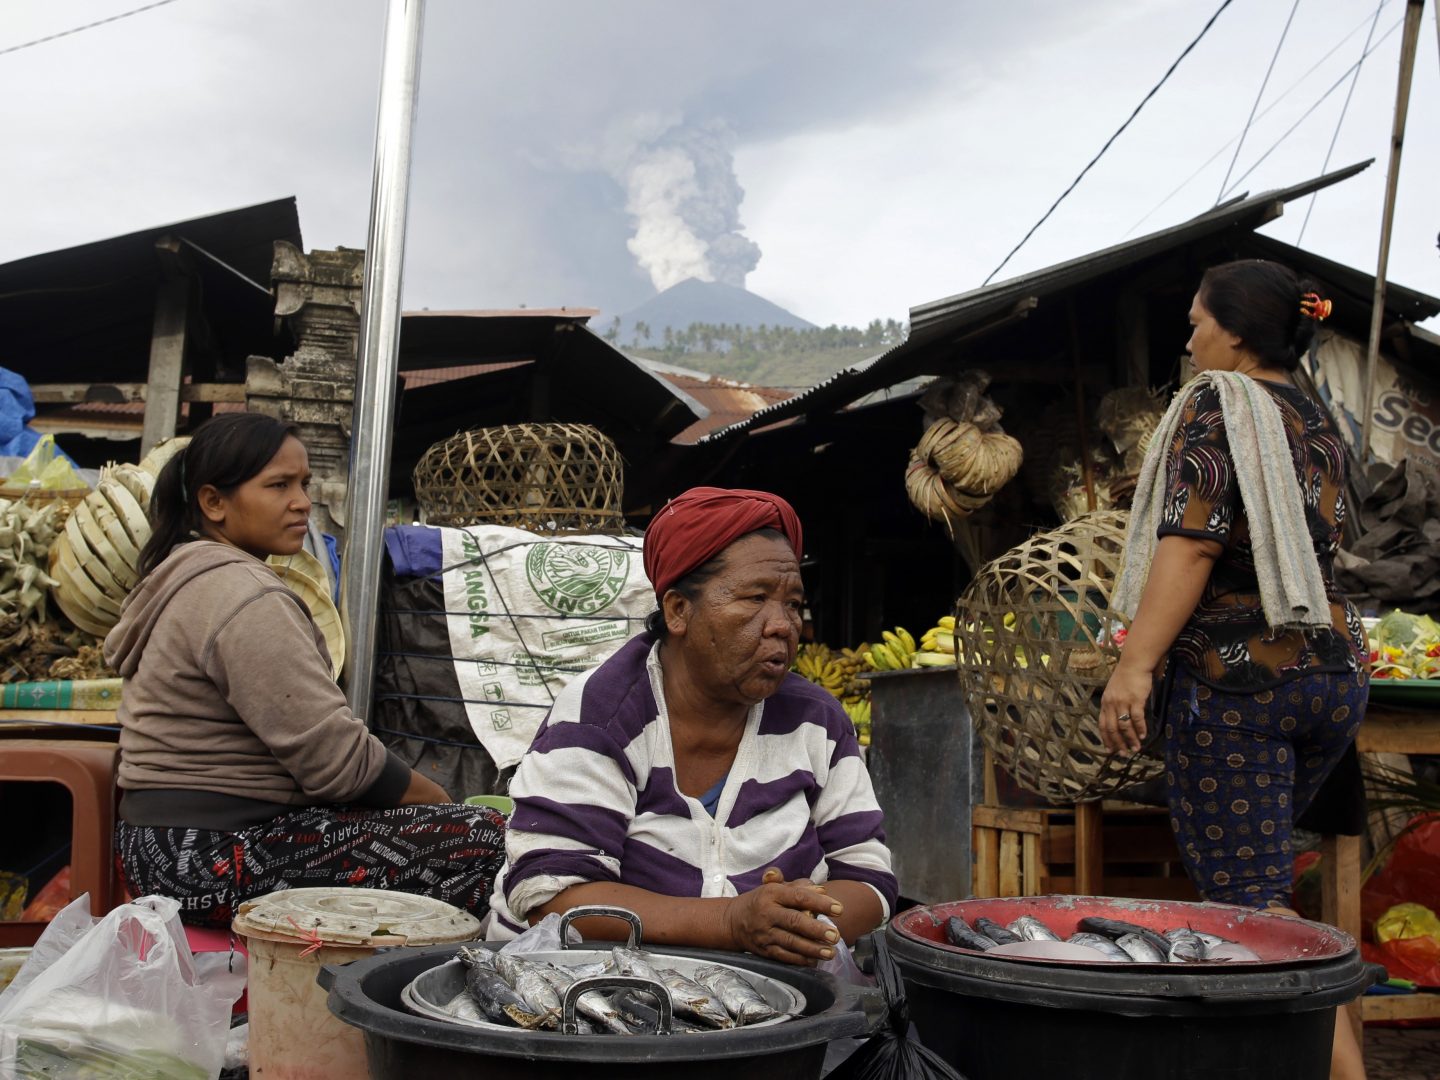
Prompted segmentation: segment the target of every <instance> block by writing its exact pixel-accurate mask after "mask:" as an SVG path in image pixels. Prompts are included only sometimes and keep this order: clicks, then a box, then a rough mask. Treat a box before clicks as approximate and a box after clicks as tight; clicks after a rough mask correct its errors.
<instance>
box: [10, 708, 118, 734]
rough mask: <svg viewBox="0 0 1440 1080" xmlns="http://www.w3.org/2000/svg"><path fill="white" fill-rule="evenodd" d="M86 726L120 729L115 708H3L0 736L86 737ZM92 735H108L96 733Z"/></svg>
mask: <svg viewBox="0 0 1440 1080" xmlns="http://www.w3.org/2000/svg"><path fill="white" fill-rule="evenodd" d="M87 727H103V728H111V729H113V730H115V731H116V732H119V730H120V721H119V720H118V719H116V714H115V710H114V709H0V739H3V738H5V737H6V736H21V735H23V736H25V737H26V738H35V737H36V736H44V735H47V734H55V735H60V736H64V737H67V738H68V737H71V736H83V735H84V734H85V731H86V728H87ZM89 737H90V738H101V739H103V738H104V737H105V736H104V735H103V734H102V733H100V732H93V733H91V734H90V736H89Z"/></svg>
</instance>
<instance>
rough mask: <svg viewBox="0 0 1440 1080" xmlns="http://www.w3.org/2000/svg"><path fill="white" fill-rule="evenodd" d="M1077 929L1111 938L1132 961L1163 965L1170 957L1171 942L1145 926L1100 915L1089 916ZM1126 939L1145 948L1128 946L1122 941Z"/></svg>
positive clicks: (1078, 924)
mask: <svg viewBox="0 0 1440 1080" xmlns="http://www.w3.org/2000/svg"><path fill="white" fill-rule="evenodd" d="M1076 929H1077V930H1082V931H1088V932H1089V933H1092V934H1100V935H1102V936H1104V937H1108V938H1110V939H1111V940H1112V941H1114V942H1115V944H1117V945H1119V946H1120V947H1121V948H1122V949H1124V950H1125V951H1126V952H1127V953H1129V954H1130V958H1131V959H1132V960H1135V961H1137V962H1139V963H1147V964H1152V963H1153V964H1163V963H1165V962H1166V960H1165V958H1166V957H1167V956H1169V955H1170V942H1168V941H1166V940H1165V938H1164V937H1163V936H1162V935H1160V934H1157V933H1156V932H1155V931H1154V930H1150V929H1148V928H1146V927H1144V926H1137V925H1136V924H1135V923H1132V922H1125V921H1124V920H1122V919H1107V918H1105V917H1103V916H1100V915H1087V916H1085V918H1083V919H1081V920H1080V921H1079V923H1077V924H1076ZM1125 937H1129V938H1136V939H1139V941H1140V942H1143V943H1144V948H1141V947H1140V946H1139V945H1136V946H1135V947H1134V948H1131V947H1130V946H1127V945H1126V943H1125V942H1124V941H1122V940H1121V939H1122V938H1125ZM1137 952H1138V953H1140V954H1142V956H1143V959H1142V958H1141V956H1137V955H1136V953H1137ZM1152 957H1158V959H1152Z"/></svg>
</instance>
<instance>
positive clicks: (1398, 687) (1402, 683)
mask: <svg viewBox="0 0 1440 1080" xmlns="http://www.w3.org/2000/svg"><path fill="white" fill-rule="evenodd" d="M1370 700H1371V701H1378V702H1380V703H1381V704H1382V705H1440V679H1371V680H1370Z"/></svg>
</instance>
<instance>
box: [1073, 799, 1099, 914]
mask: <svg viewBox="0 0 1440 1080" xmlns="http://www.w3.org/2000/svg"><path fill="white" fill-rule="evenodd" d="M1103 825H1104V822H1103V821H1102V819H1101V814H1100V800H1098V799H1095V800H1092V801H1090V802H1080V803H1076V804H1075V891H1076V892H1077V893H1079V894H1080V895H1081V896H1096V895H1098V894H1099V893H1100V892H1101V891H1102V890H1103V889H1104V887H1105V851H1104V842H1103V839H1102V838H1103V836H1104V832H1103Z"/></svg>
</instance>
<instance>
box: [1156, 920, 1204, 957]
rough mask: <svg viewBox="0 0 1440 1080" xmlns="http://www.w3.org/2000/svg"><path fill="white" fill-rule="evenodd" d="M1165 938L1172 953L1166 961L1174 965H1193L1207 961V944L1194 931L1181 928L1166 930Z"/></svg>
mask: <svg viewBox="0 0 1440 1080" xmlns="http://www.w3.org/2000/svg"><path fill="white" fill-rule="evenodd" d="M1163 937H1164V938H1165V940H1166V941H1168V942H1169V943H1170V952H1169V954H1168V955H1167V956H1166V959H1167V960H1169V961H1170V962H1171V963H1172V964H1193V963H1195V962H1196V961H1197V960H1204V959H1205V942H1203V941H1201V940H1200V935H1199V934H1197V933H1195V931H1194V930H1191V929H1189V928H1188V927H1184V926H1181V927H1177V928H1176V929H1174V930H1166V931H1165V933H1164V935H1163Z"/></svg>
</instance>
